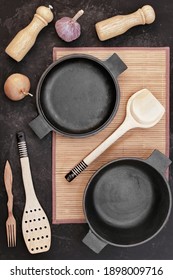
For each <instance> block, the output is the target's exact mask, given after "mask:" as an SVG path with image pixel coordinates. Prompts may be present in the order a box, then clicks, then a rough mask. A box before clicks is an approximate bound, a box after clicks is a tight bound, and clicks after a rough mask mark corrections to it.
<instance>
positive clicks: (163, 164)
mask: <svg viewBox="0 0 173 280" xmlns="http://www.w3.org/2000/svg"><path fill="white" fill-rule="evenodd" d="M170 163H171V161H170V160H169V159H168V158H167V157H166V156H165V155H163V154H162V153H160V152H159V151H158V150H155V151H154V152H153V153H152V155H151V156H150V157H149V158H148V159H146V160H142V159H137V158H124V159H119V160H115V161H112V162H110V163H108V164H106V165H105V166H103V167H102V168H101V169H99V170H98V171H97V172H96V173H95V175H94V176H93V177H92V178H91V180H90V181H89V183H88V186H87V187H86V190H85V194H84V213H85V216H86V220H87V222H88V224H89V227H90V231H89V232H88V234H87V235H86V236H85V238H84V239H83V242H84V243H85V244H86V245H87V246H88V247H90V248H91V249H92V250H93V251H95V252H96V253H99V252H100V251H101V250H102V249H103V248H104V247H105V246H106V245H107V244H111V245H115V246H123V247H129V246H135V245H139V244H142V243H144V242H146V241H148V240H150V239H151V238H152V237H154V236H155V235H156V234H157V233H158V232H159V231H160V230H161V229H162V228H163V226H164V225H165V223H166V222H167V220H168V217H169V215H170V211H171V206H172V197H171V191H170V187H169V185H168V183H167V181H166V179H165V177H164V173H165V171H166V169H167V167H168V166H169V165H170Z"/></svg>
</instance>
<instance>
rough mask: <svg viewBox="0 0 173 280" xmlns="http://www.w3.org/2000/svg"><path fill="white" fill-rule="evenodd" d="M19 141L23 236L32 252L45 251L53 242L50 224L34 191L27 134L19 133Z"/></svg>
mask: <svg viewBox="0 0 173 280" xmlns="http://www.w3.org/2000/svg"><path fill="white" fill-rule="evenodd" d="M17 142H18V148H19V155H20V163H21V168H22V178H23V184H24V188H25V195H26V202H25V208H24V213H23V217H22V232H23V237H24V240H25V243H26V246H27V248H28V250H29V252H30V253H31V254H37V253H43V252H46V251H48V250H49V248H50V244H51V230H50V224H49V221H48V218H47V216H46V214H45V212H44V210H43V209H42V207H41V205H40V203H39V201H38V199H37V197H36V194H35V191H34V186H33V182H32V176H31V170H30V163H29V158H28V152H27V146H26V141H25V135H24V133H23V132H19V133H17Z"/></svg>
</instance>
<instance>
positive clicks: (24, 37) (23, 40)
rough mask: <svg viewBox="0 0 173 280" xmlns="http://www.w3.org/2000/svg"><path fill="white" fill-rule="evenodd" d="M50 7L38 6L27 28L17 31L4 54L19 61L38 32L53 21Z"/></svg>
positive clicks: (30, 46)
mask: <svg viewBox="0 0 173 280" xmlns="http://www.w3.org/2000/svg"><path fill="white" fill-rule="evenodd" d="M51 9H53V8H52V6H50V5H49V7H45V6H40V7H38V8H37V10H36V14H35V15H34V18H33V20H32V21H31V22H30V24H29V25H28V26H26V27H25V28H24V29H22V30H21V31H19V32H18V33H17V35H16V36H15V37H14V39H13V40H12V41H11V43H10V44H9V45H8V46H7V48H6V49H5V52H6V53H7V54H8V55H9V56H11V57H12V58H13V59H14V60H16V61H18V62H19V61H21V60H22V59H23V58H24V56H25V55H26V54H27V53H28V51H29V50H30V49H31V48H32V46H33V45H34V43H35V40H36V38H37V35H38V34H39V32H40V31H41V30H42V29H43V28H44V27H45V26H47V25H48V23H49V22H51V21H52V20H53V13H52V12H51Z"/></svg>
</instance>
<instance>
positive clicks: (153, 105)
mask: <svg viewBox="0 0 173 280" xmlns="http://www.w3.org/2000/svg"><path fill="white" fill-rule="evenodd" d="M164 113H165V108H164V107H163V106H162V104H161V103H160V102H159V101H158V100H157V99H156V98H155V96H154V95H153V94H152V93H151V92H150V91H149V90H148V89H142V90H140V91H138V92H136V93H134V94H133V95H132V96H131V97H130V98H129V100H128V102H127V107H126V117H125V120H124V122H123V123H122V124H121V125H120V126H119V127H118V129H117V130H116V131H115V132H113V133H112V134H111V135H110V136H109V137H108V138H107V139H106V140H104V141H103V142H102V143H101V144H100V145H99V146H98V147H97V148H96V149H95V150H93V151H92V152H91V153H90V154H89V155H88V156H86V157H85V158H84V159H83V160H82V161H81V162H80V163H78V164H77V165H76V166H75V167H74V168H73V169H72V170H71V171H70V172H69V173H68V174H67V175H66V176H65V178H66V180H67V181H68V182H71V181H72V180H73V179H74V178H75V177H77V176H78V175H79V174H80V173H81V172H82V171H83V170H84V169H85V168H86V167H87V166H88V165H89V164H91V163H92V162H93V161H94V160H95V159H96V158H98V157H99V156H100V155H101V154H102V153H103V152H104V151H105V150H106V149H108V148H109V147H110V146H111V145H112V144H113V143H114V142H115V141H116V140H118V139H119V138H120V137H121V136H122V135H123V134H124V133H126V132H127V131H128V130H130V129H132V128H137V127H140V128H149V127H152V126H154V125H156V124H157V123H158V122H159V121H160V119H161V118H162V116H163V114H164Z"/></svg>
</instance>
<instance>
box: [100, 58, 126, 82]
mask: <svg viewBox="0 0 173 280" xmlns="http://www.w3.org/2000/svg"><path fill="white" fill-rule="evenodd" d="M103 63H104V65H106V67H107V68H108V69H109V71H110V72H111V73H112V75H113V76H114V77H115V78H117V77H118V76H119V75H120V74H121V73H122V72H124V71H125V70H126V69H127V65H126V64H125V63H124V62H123V61H122V60H121V58H120V57H119V56H118V55H117V54H116V53H114V54H113V55H111V56H110V57H109V58H108V59H107V60H106V61H104V62H103Z"/></svg>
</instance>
